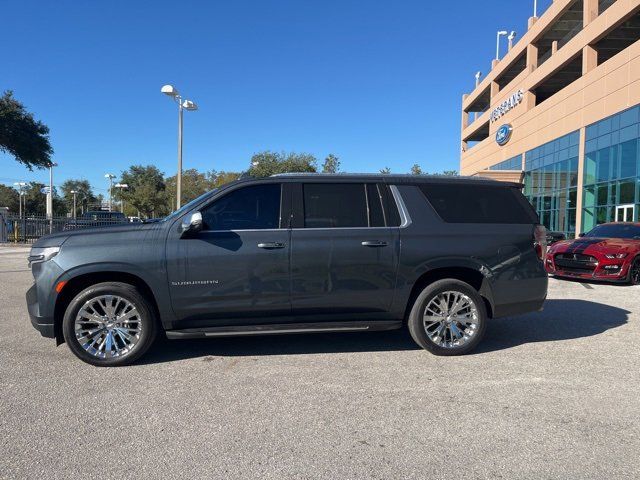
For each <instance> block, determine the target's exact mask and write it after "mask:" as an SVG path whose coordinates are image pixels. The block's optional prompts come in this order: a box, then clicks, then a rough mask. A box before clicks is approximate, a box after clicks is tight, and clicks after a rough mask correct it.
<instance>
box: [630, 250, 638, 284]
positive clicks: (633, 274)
mask: <svg viewBox="0 0 640 480" xmlns="http://www.w3.org/2000/svg"><path fill="white" fill-rule="evenodd" d="M637 272H640V256H638V257H636V258H634V259H633V262H631V267H629V284H631V285H640V275H639V274H638V273H637Z"/></svg>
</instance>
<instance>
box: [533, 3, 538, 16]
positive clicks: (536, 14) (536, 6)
mask: <svg viewBox="0 0 640 480" xmlns="http://www.w3.org/2000/svg"><path fill="white" fill-rule="evenodd" d="M533 18H538V0H533Z"/></svg>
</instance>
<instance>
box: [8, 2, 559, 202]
mask: <svg viewBox="0 0 640 480" xmlns="http://www.w3.org/2000/svg"><path fill="white" fill-rule="evenodd" d="M538 3H539V4H540V5H539V11H543V10H544V9H546V7H547V6H548V4H549V3H550V0H542V1H539V2H538ZM532 5H533V0H518V1H508V2H507V1H504V0H501V1H492V0H491V1H490V0H483V1H477V0H467V1H449V2H440V1H438V2H435V1H426V0H422V1H418V0H415V1H413V0H412V1H409V0H407V1H396V2H377V1H372V0H368V1H365V0H360V1H351V0H339V1H333V0H322V1H320V0H318V1H307V0H297V1H284V0H254V1H244V0H234V1H201V2H189V1H183V2H175V1H173V2H168V1H152V2H142V1H138V2H136V1H127V2H124V1H122V2H118V1H108V2H107V1H103V2H81V1H56V2H51V1H28V0H5V1H4V2H3V3H2V16H3V25H2V29H0V44H1V45H3V47H4V52H3V62H2V68H1V74H0V90H6V89H11V90H13V91H14V93H15V96H16V97H17V98H18V99H19V100H20V101H22V102H23V103H24V104H25V105H26V107H27V108H28V109H29V110H30V111H32V112H34V114H35V115H36V118H38V119H40V120H42V121H44V122H45V123H46V124H47V125H48V126H49V127H50V129H51V142H52V145H53V147H54V149H55V155H54V160H55V161H56V162H58V163H59V164H60V166H59V167H58V168H57V169H56V172H55V183H56V184H60V183H61V182H62V181H63V180H65V179H67V178H87V179H89V180H90V181H91V183H92V184H93V185H94V187H95V188H96V190H97V192H98V193H104V192H105V191H106V180H105V179H104V174H105V173H106V172H112V173H114V174H116V175H118V174H119V173H120V172H121V171H122V170H123V169H126V168H127V167H128V166H129V165H131V164H154V165H156V166H158V167H159V168H160V169H161V170H162V171H163V172H165V173H166V174H167V175H173V174H174V173H175V169H176V128H177V127H176V125H177V112H176V107H175V105H174V104H173V103H172V102H171V101H170V99H169V98H167V97H164V96H163V95H161V94H160V87H161V86H162V85H163V84H165V83H171V84H173V85H175V86H176V87H177V88H178V89H179V90H180V92H181V93H183V94H185V96H186V97H187V98H191V99H193V100H194V101H196V102H197V103H198V105H199V107H200V110H199V111H197V112H186V113H185V144H184V168H198V169H200V170H210V169H216V170H244V169H246V168H247V166H248V163H249V159H250V157H251V155H252V154H253V153H255V152H257V151H261V150H275V151H299V152H309V153H312V154H314V155H315V156H316V157H318V158H319V159H320V160H321V159H323V158H324V157H325V156H326V155H327V154H328V153H333V154H335V155H337V156H338V157H340V159H341V161H342V168H343V169H344V170H346V171H353V172H373V171H378V170H379V169H380V168H383V167H385V166H388V167H390V168H391V170H392V171H393V172H398V173H404V172H407V171H408V170H409V169H410V167H411V165H413V164H414V163H418V164H420V165H421V166H422V168H423V169H424V170H426V171H429V172H434V171H442V170H445V169H457V168H458V162H459V134H460V132H459V128H460V102H461V96H462V94H463V93H464V92H468V91H470V90H471V89H472V87H473V83H474V78H473V75H474V73H475V72H476V71H477V70H481V71H482V72H483V73H486V72H487V71H488V70H489V67H490V63H491V59H492V57H493V55H494V54H495V32H496V30H497V29H505V30H516V31H517V32H518V33H519V34H522V33H524V31H525V30H526V24H527V19H528V17H529V16H531V14H532V9H533V7H532ZM436 71H437V72H439V73H440V74H439V75H435V73H436ZM47 179H48V174H47V172H46V171H34V172H29V171H28V170H27V169H26V168H24V167H22V166H21V165H20V164H18V163H17V162H16V161H15V160H13V159H12V158H10V157H8V156H6V155H5V156H0V183H12V182H14V181H17V180H27V181H30V180H40V181H48V180H47Z"/></svg>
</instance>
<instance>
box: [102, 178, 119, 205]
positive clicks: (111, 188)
mask: <svg viewBox="0 0 640 480" xmlns="http://www.w3.org/2000/svg"><path fill="white" fill-rule="evenodd" d="M104 178H108V179H109V211H111V201H112V197H111V191H112V190H113V179H114V178H116V176H115V175H114V174H113V173H105V175H104Z"/></svg>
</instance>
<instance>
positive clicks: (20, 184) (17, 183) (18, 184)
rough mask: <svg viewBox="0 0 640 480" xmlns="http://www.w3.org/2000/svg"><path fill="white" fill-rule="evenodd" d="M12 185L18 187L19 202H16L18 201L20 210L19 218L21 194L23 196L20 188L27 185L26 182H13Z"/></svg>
mask: <svg viewBox="0 0 640 480" xmlns="http://www.w3.org/2000/svg"><path fill="white" fill-rule="evenodd" d="M14 185H15V186H16V187H18V195H19V197H18V200H19V202H18V203H19V206H18V210H19V212H20V213H19V216H20V218H22V196H23V192H22V189H23V188H24V187H26V186H27V182H15V183H14ZM26 207H27V206H26V205H25V210H26V209H27V208H26ZM25 213H26V212H25Z"/></svg>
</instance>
